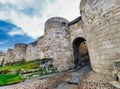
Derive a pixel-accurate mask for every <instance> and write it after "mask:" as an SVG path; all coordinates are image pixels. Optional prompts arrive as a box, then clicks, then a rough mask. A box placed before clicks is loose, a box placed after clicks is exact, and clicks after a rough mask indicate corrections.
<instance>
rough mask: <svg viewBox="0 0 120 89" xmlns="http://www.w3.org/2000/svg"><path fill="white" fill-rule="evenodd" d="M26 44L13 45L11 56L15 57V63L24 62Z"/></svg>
mask: <svg viewBox="0 0 120 89" xmlns="http://www.w3.org/2000/svg"><path fill="white" fill-rule="evenodd" d="M26 47H27V45H26V44H20V43H18V44H15V46H14V49H13V54H14V55H15V61H22V60H25V56H26Z"/></svg>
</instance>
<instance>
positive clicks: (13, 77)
mask: <svg viewBox="0 0 120 89" xmlns="http://www.w3.org/2000/svg"><path fill="white" fill-rule="evenodd" d="M24 80H25V79H23V78H21V77H20V76H19V75H18V74H0V86H3V85H9V84H13V83H14V84H15V83H18V82H22V81H24Z"/></svg>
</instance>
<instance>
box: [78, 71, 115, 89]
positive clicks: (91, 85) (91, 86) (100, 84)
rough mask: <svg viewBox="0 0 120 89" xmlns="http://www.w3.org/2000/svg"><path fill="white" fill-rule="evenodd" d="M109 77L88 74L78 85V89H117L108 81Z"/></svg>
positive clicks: (92, 73)
mask: <svg viewBox="0 0 120 89" xmlns="http://www.w3.org/2000/svg"><path fill="white" fill-rule="evenodd" d="M112 80H113V79H111V78H110V76H107V75H102V74H97V73H94V72H90V73H88V74H86V75H85V76H84V77H83V78H82V80H81V82H80V83H79V86H78V87H79V89H117V88H115V87H114V86H112V85H111V84H109V81H112Z"/></svg>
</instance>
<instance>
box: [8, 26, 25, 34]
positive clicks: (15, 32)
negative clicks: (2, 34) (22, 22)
mask: <svg viewBox="0 0 120 89" xmlns="http://www.w3.org/2000/svg"><path fill="white" fill-rule="evenodd" d="M8 34H9V35H10V36H14V35H25V32H24V31H23V30H21V29H17V28H13V30H12V31H10V32H9V33H8Z"/></svg>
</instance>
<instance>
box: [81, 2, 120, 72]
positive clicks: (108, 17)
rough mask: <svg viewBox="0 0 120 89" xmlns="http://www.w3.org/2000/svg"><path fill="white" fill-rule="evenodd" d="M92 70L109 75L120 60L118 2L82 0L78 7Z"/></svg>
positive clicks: (119, 5)
mask: <svg viewBox="0 0 120 89" xmlns="http://www.w3.org/2000/svg"><path fill="white" fill-rule="evenodd" d="M80 11H81V15H82V20H83V24H84V25H85V27H86V28H85V29H84V28H83V29H84V30H85V33H86V40H87V46H88V50H89V54H90V61H91V65H92V69H93V70H94V71H95V72H99V73H104V74H111V73H112V71H113V60H116V59H118V58H120V45H119V44H120V29H119V28H120V13H119V11H120V3H119V1H118V0H92V1H91V0H82V2H81V5H80Z"/></svg>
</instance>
